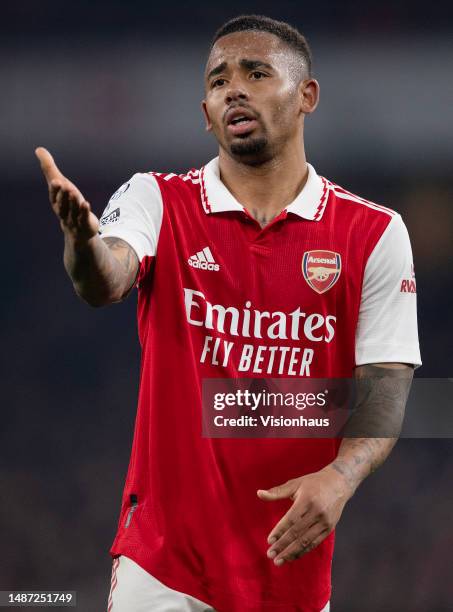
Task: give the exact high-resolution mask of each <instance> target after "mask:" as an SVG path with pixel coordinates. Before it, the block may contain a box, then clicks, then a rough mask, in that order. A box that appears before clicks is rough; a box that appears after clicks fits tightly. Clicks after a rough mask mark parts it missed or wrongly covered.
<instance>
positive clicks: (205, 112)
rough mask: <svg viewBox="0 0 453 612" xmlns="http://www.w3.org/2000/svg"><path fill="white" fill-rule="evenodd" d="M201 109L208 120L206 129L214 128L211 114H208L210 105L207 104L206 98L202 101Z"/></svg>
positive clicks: (208, 130)
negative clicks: (210, 117)
mask: <svg viewBox="0 0 453 612" xmlns="http://www.w3.org/2000/svg"><path fill="white" fill-rule="evenodd" d="M201 110H202V111H203V115H204V118H205V121H206V127H205V129H206V131H207V132H210V131H211V130H212V123H211V120H210V119H209V114H208V107H207V104H206V100H202V102H201Z"/></svg>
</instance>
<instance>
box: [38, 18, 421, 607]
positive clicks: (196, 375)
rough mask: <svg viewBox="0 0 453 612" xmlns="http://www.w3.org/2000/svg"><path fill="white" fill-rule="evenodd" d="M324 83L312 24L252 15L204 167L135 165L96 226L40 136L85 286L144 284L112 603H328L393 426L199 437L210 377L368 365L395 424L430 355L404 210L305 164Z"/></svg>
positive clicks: (108, 297)
mask: <svg viewBox="0 0 453 612" xmlns="http://www.w3.org/2000/svg"><path fill="white" fill-rule="evenodd" d="M338 95H341V92H339V94H338ZM318 98H319V85H318V82H317V81H316V80H315V79H314V78H313V76H312V69H311V54H310V50H309V46H308V44H307V41H306V39H305V38H304V36H303V35H302V34H301V33H299V32H298V31H297V30H295V29H293V28H292V27H291V26H289V25H288V24H286V23H282V22H278V21H274V20H272V19H269V18H266V17H262V16H241V17H238V18H235V19H233V20H231V21H229V22H228V23H226V24H225V25H224V26H222V27H221V28H220V30H219V31H218V32H217V34H216V35H215V38H214V42H213V44H212V46H211V49H210V53H209V57H208V60H207V65H206V69H205V98H204V100H203V103H202V108H203V113H204V116H205V118H206V129H207V130H208V131H209V132H212V133H213V135H214V136H215V138H216V139H217V141H218V144H219V155H218V157H217V158H215V159H213V160H211V161H210V162H209V163H207V164H206V165H205V166H203V167H202V168H200V169H192V170H190V171H188V172H187V173H186V174H174V173H167V174H165V173H163V174H161V173H158V172H144V173H141V172H139V173H137V174H134V176H133V177H132V178H131V179H129V180H128V181H127V182H126V183H124V185H122V186H121V187H120V188H119V189H118V190H117V191H116V192H115V193H114V195H113V196H112V198H111V200H110V202H109V203H108V206H107V208H106V209H105V211H104V213H103V215H102V217H101V219H100V220H98V218H97V217H96V215H95V214H94V213H93V212H92V210H91V206H90V204H89V203H88V202H87V201H86V200H85V198H84V196H83V195H82V193H81V192H80V191H79V190H78V189H77V187H76V186H75V185H74V184H73V183H71V182H70V181H69V180H68V179H67V178H66V177H65V176H64V175H63V174H62V173H61V172H60V171H59V170H58V168H57V166H56V165H55V163H54V161H53V159H52V157H51V155H50V153H49V152H47V151H46V150H45V149H43V148H39V149H37V151H36V153H37V156H38V158H39V160H40V163H41V166H42V170H43V172H44V175H45V177H46V179H47V182H48V186H49V194H50V201H51V204H52V208H53V210H54V212H55V213H56V215H57V217H58V219H59V221H60V225H61V228H62V230H63V233H64V239H65V247H64V265H65V267H66V270H67V272H68V274H69V276H70V278H71V280H72V282H73V285H74V288H75V291H76V292H77V294H78V295H79V296H80V297H81V298H83V299H84V300H85V301H86V302H88V303H89V304H91V305H92V306H103V305H106V304H111V303H114V302H119V301H121V300H124V299H125V298H126V297H127V296H128V295H129V294H130V293H131V292H132V290H133V288H134V287H137V289H138V310H137V314H138V330H139V338H140V343H141V347H142V360H141V377H140V391H139V401H138V411H137V418H136V425H135V433H134V441H133V449H132V456H131V460H130V465H129V470H128V473H127V478H126V483H125V488H124V495H123V499H122V506H121V512H120V517H119V524H118V531H117V534H116V537H115V540H114V542H113V545H112V547H111V550H110V553H111V555H112V557H113V570H112V584H111V590H110V595H109V601H108V609H109V610H113V612H145V611H146V612H150V611H152V612H158V611H170V610H172V611H176V610H181V611H182V610H197V611H201V610H217V611H218V612H252V611H254V612H258V611H273V612H274V611H275V612H276V611H279V612H291V611H302V612H320V611H321V610H324V611H325V610H329V600H330V594H331V573H330V571H331V561H332V554H333V545H334V528H335V526H336V524H337V522H338V520H339V518H340V516H341V513H342V511H343V508H344V506H345V504H346V503H347V501H348V500H349V499H350V498H351V496H352V495H353V494H354V492H355V491H356V489H357V487H358V486H359V484H360V483H361V482H362V481H363V480H364V478H366V476H368V475H369V474H370V473H371V472H373V470H375V469H376V468H377V467H378V466H379V465H380V464H382V462H383V461H384V460H385V459H386V457H387V456H388V455H389V453H390V451H391V449H392V447H393V446H394V444H395V441H396V436H393V437H388V438H386V437H378V436H377V437H357V436H356V437H348V438H346V437H343V438H342V439H335V438H322V439H313V438H311V439H297V438H287V439H284V438H261V439H260V438H253V439H247V438H222V439H219V438H210V437H203V436H202V430H201V427H202V401H201V400H202V381H203V379H209V378H217V379H219V378H220V379H224V378H240V377H243V378H274V379H275V378H280V377H281V378H289V379H293V380H294V379H299V380H301V381H302V380H303V379H305V380H306V379H308V378H310V377H311V378H333V377H337V378H340V377H344V378H352V377H356V378H357V379H358V380H360V379H366V378H368V377H371V378H372V379H373V381H374V383H373V384H372V385H370V386H369V387H367V390H366V393H365V394H364V396H363V398H362V404H363V407H364V408H368V409H369V410H372V414H373V415H383V418H386V419H387V418H388V419H389V420H390V421H392V420H395V419H396V421H397V423H396V425H397V428H398V425H400V424H401V418H402V414H403V410H404V404H405V400H406V395H407V390H408V386H409V385H410V381H411V378H412V374H413V368H414V366H417V365H419V364H420V353H419V346H418V337H417V321H416V295H415V280H414V274H413V266H412V255H411V247H410V243H409V238H408V234H407V231H406V228H405V225H404V223H403V221H402V219H401V216H400V215H399V214H398V213H396V212H395V211H393V210H391V209H389V208H386V207H384V206H380V205H378V204H374V203H372V202H370V201H368V200H366V199H364V198H362V197H359V196H356V195H353V194H352V193H350V192H349V191H347V190H345V189H343V188H342V187H339V186H338V185H336V184H334V183H333V182H331V181H329V180H327V179H326V178H323V177H322V176H320V175H319V174H318V173H317V172H316V170H315V169H314V167H313V166H311V165H310V164H308V163H307V161H306V156H305V149H304V138H303V136H304V123H305V118H306V117H307V116H308V115H309V114H310V113H312V112H313V111H314V110H315V108H316V106H317V104H318ZM399 382H401V383H402V384H398V383H399ZM389 389H390V392H389Z"/></svg>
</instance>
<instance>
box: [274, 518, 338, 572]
mask: <svg viewBox="0 0 453 612" xmlns="http://www.w3.org/2000/svg"><path fill="white" fill-rule="evenodd" d="M329 533H330V532H329V529H327V528H326V527H325V526H324V525H322V524H320V523H315V524H314V525H312V526H311V527H310V528H309V529H308V530H307V531H306V532H305V533H304V534H303V535H301V536H300V537H298V538H296V539H295V540H293V541H292V542H291V543H290V544H289V545H288V546H286V547H285V548H284V549H283V550H281V551H280V552H279V553H276V552H275V551H274V554H268V556H270V558H273V559H274V563H275V565H277V566H280V565H283V564H284V563H285V562H288V561H295V560H296V559H299V558H300V557H302V555H305V554H307V553H308V552H310V551H311V550H313V549H314V548H316V547H317V546H318V545H319V544H321V542H322V541H323V540H324V539H325V538H326V537H327V536H328V535H329Z"/></svg>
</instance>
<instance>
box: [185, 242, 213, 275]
mask: <svg viewBox="0 0 453 612" xmlns="http://www.w3.org/2000/svg"><path fill="white" fill-rule="evenodd" d="M187 263H188V264H189V266H192V268H199V269H200V270H212V271H213V272H218V271H219V270H220V266H219V264H218V263H216V262H215V259H214V257H213V256H212V253H211V249H210V248H209V247H205V248H204V249H203V250H202V251H198V253H195V255H191V256H190V257H189V259H188V260H187Z"/></svg>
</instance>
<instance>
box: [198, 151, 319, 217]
mask: <svg viewBox="0 0 453 612" xmlns="http://www.w3.org/2000/svg"><path fill="white" fill-rule="evenodd" d="M307 166H308V178H307V182H306V183H305V185H304V187H303V189H302V191H301V192H300V193H299V194H298V196H297V197H296V199H295V200H293V201H292V202H291V204H289V205H288V206H287V207H286V210H287V211H288V212H292V213H295V214H296V215H299V216H300V217H303V218H304V219H310V220H314V218H315V215H316V211H317V209H318V206H319V204H320V201H321V198H322V195H323V192H324V184H323V181H322V179H321V177H320V176H318V175H317V174H316V170H315V169H314V168H313V166H312V165H310V164H307ZM203 179H204V183H205V187H206V195H207V198H208V202H209V206H210V209H211V212H214V213H216V212H223V211H226V210H241V211H243V210H244V207H243V206H242V204H240V203H239V202H238V201H237V200H236V199H235V197H234V196H233V194H232V193H231V192H230V191H228V189H227V188H226V186H225V185H224V184H223V183H222V181H221V179H220V170H219V158H218V157H215V158H214V159H212V160H211V161H210V162H209V163H208V164H206V166H205V168H204V173H203ZM317 220H319V218H317Z"/></svg>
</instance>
